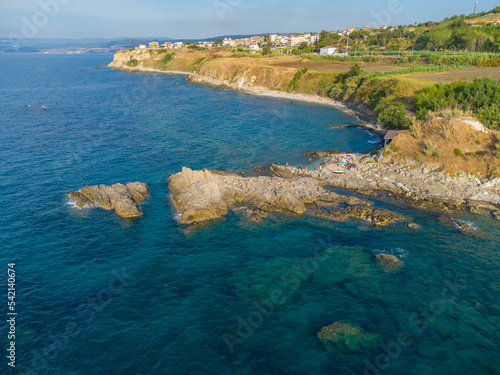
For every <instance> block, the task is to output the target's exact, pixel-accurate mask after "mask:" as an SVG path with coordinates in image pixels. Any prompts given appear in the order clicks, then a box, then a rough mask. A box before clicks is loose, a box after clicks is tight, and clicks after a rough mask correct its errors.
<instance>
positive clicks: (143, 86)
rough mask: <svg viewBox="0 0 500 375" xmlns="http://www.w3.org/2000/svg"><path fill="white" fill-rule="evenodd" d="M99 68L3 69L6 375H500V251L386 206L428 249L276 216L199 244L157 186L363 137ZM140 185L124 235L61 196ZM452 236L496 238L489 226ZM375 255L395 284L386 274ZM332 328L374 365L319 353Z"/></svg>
mask: <svg viewBox="0 0 500 375" xmlns="http://www.w3.org/2000/svg"><path fill="white" fill-rule="evenodd" d="M111 58H112V56H111V55H82V56H67V55H2V56H0V75H1V86H0V109H1V111H2V119H3V121H2V123H1V124H0V132H1V137H0V160H1V161H2V162H1V166H0V203H1V207H2V211H3V212H2V215H0V225H1V228H2V231H1V232H0V239H1V243H2V250H1V260H2V266H1V267H2V269H4V270H5V269H6V267H7V263H8V262H13V261H15V262H16V270H17V279H18V282H17V302H18V305H17V312H18V314H19V315H18V318H17V327H16V328H17V337H16V347H17V365H18V367H17V370H19V371H18V372H20V373H29V374H363V373H369V374H373V373H376V374H378V373H383V374H419V375H420V374H497V373H500V371H499V370H498V358H499V357H500V350H499V346H498V345H499V342H500V316H499V314H500V303H499V300H500V299H499V293H500V282H499V281H498V275H499V255H498V250H499V241H496V240H481V239H474V238H469V237H465V236H463V235H461V234H460V233H458V232H457V231H456V230H455V228H453V227H449V226H446V225H445V224H443V223H442V222H441V221H439V220H438V218H437V216H435V215H433V214H429V213H425V212H422V211H418V210H414V209H409V208H406V207H404V206H401V205H400V204H398V203H396V202H394V201H391V200H389V199H387V198H383V199H381V200H377V201H374V203H375V205H377V206H379V207H385V208H389V209H392V210H394V211H397V212H400V213H402V214H403V215H405V216H407V217H408V218H409V219H410V220H411V221H414V222H417V223H419V224H421V225H422V230H421V231H410V230H408V229H407V228H405V226H404V225H403V224H395V225H392V226H389V227H386V228H374V227H373V226H371V225H370V224H368V223H365V222H362V221H357V220H353V221H348V222H346V223H334V222H327V221H323V220H319V219H316V218H311V217H300V218H297V217H290V216H279V215H276V216H272V217H271V218H270V219H269V220H266V221H264V222H263V223H262V224H260V225H257V224H251V223H248V222H247V221H246V220H245V219H244V218H243V215H242V211H236V212H231V213H230V214H229V215H228V217H227V218H225V219H222V220H219V221H216V222H212V223H209V224H207V225H204V226H201V227H200V228H197V229H196V230H187V229H186V228H184V227H182V226H180V225H179V224H178V223H177V222H176V221H175V215H174V212H173V210H172V207H171V205H170V201H169V197H168V189H167V182H166V178H167V177H168V176H169V175H170V174H172V173H176V172H178V171H179V170H180V169H181V168H182V166H189V167H191V168H203V167H207V168H218V169H236V170H241V171H249V170H251V168H252V167H254V166H257V165H265V164H268V163H270V162H280V163H285V162H289V163H291V164H293V165H309V164H308V163H309V161H308V158H307V157H305V156H302V153H303V152H306V151H317V150H327V149H331V148H338V149H342V150H346V151H360V152H366V151H369V150H371V147H373V146H372V145H370V144H369V143H368V142H367V141H368V140H369V139H371V138H370V135H369V134H368V133H367V132H366V131H364V130H362V129H358V128H350V129H330V128H328V127H326V126H325V124H326V123H330V124H354V123H355V120H354V119H353V118H351V117H350V116H347V115H345V114H343V113H341V112H338V111H336V110H335V109H332V108H329V107H324V106H319V105H312V104H306V103H298V102H295V103H293V104H292V103H290V102H289V101H284V100H281V101H279V100H277V99H270V98H262V97H254V96H247V95H245V94H243V93H239V92H234V91H228V90H224V89H221V88H213V87H209V86H202V85H191V84H186V83H185V80H184V78H183V77H179V76H167V75H154V74H135V73H125V72H119V71H112V70H108V69H90V68H89V67H95V66H99V65H105V64H107V63H108V62H109V61H111ZM177 82H178V83H179V85H177V84H176V83H177ZM35 106H39V108H38V109H35V108H34V107H35ZM42 106H43V107H42ZM136 180H140V181H144V182H146V183H148V184H149V186H150V189H151V198H150V199H149V200H148V201H147V202H145V203H144V204H143V205H142V207H141V208H142V210H143V212H144V216H143V217H142V218H140V219H137V220H133V221H124V220H121V219H119V218H118V217H116V216H115V215H114V214H112V213H110V212H107V211H104V210H100V209H86V210H76V209H74V208H73V207H72V206H71V205H69V204H68V201H67V198H66V195H65V194H66V193H68V192H69V191H72V190H75V189H79V188H80V187H82V186H84V185H87V184H97V183H104V184H111V183H115V182H129V181H136ZM462 219H464V220H468V221H470V222H472V223H474V225H476V226H477V227H478V228H480V229H482V230H484V231H487V232H490V233H492V234H495V235H497V236H500V230H499V228H498V224H497V222H494V221H492V220H490V219H487V218H483V217H478V216H474V215H466V214H464V215H463V217H462ZM329 249H330V250H329ZM381 252H386V253H392V254H394V255H397V256H398V257H400V258H401V259H403V260H404V262H405V267H404V268H403V269H402V270H401V271H400V272H398V273H384V272H382V271H381V270H380V269H379V268H378V267H377V265H376V262H375V259H374V258H375V255H376V254H378V253H381ZM4 273H5V272H4ZM6 281H7V280H6V278H5V279H3V280H2V284H1V285H2V287H6ZM273 293H274V294H273ZM276 293H278V294H279V295H280V296H281V297H282V298H278V299H277V300H276V301H278V302H279V303H278V302H276V301H275V302H272V301H273V298H272V296H273V295H274V296H276V295H277V294H276ZM4 298H5V297H4ZM5 311H6V310H5ZM339 320H341V321H345V322H349V323H351V324H352V325H356V326H358V327H361V328H362V329H364V330H366V331H368V332H372V333H374V334H375V335H378V336H377V337H378V338H379V340H380V341H379V345H377V346H375V347H372V348H362V349H360V350H358V351H354V352H353V351H348V350H345V349H341V348H335V347H334V348H332V350H331V351H330V352H329V351H327V350H326V348H325V347H324V346H323V345H322V343H321V342H320V340H319V339H318V338H317V336H316V334H317V332H319V331H320V329H321V328H322V327H324V326H326V325H329V324H332V323H334V322H336V321H339ZM2 332H4V330H3V331H2ZM398 338H399V340H398ZM2 343H4V345H6V344H7V339H6V335H2ZM4 362H5V360H4ZM0 368H1V373H4V372H5V373H7V372H6V368H7V366H6V363H2V364H0ZM13 372H14V373H15V372H16V371H15V370H14V371H13Z"/></svg>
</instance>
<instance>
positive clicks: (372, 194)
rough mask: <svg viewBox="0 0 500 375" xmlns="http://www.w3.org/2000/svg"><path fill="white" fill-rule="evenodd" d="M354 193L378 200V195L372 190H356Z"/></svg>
mask: <svg viewBox="0 0 500 375" xmlns="http://www.w3.org/2000/svg"><path fill="white" fill-rule="evenodd" d="M356 193H358V194H361V195H365V196H367V197H372V198H380V194H379V193H377V192H376V191H374V190H357V191H356Z"/></svg>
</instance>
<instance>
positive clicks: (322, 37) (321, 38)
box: [319, 30, 330, 42]
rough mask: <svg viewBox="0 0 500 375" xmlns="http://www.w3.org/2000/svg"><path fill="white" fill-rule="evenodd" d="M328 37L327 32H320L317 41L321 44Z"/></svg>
mask: <svg viewBox="0 0 500 375" xmlns="http://www.w3.org/2000/svg"><path fill="white" fill-rule="evenodd" d="M329 36H330V33H329V32H328V31H325V30H321V32H320V33H319V41H320V42H322V41H324V40H326V39H327V38H328V37H329Z"/></svg>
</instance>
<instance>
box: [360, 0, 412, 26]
mask: <svg viewBox="0 0 500 375" xmlns="http://www.w3.org/2000/svg"><path fill="white" fill-rule="evenodd" d="M403 9H404V8H403V6H402V4H401V1H399V0H389V1H388V2H387V6H386V9H382V10H380V11H378V12H376V11H374V10H372V11H371V12H370V14H371V15H372V17H373V19H374V20H373V21H370V22H368V23H367V24H366V26H368V27H369V28H370V29H377V28H379V27H380V26H384V25H390V24H391V21H392V16H393V15H397V14H400V13H401V12H402V11H403Z"/></svg>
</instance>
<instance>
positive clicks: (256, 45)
mask: <svg viewBox="0 0 500 375" xmlns="http://www.w3.org/2000/svg"><path fill="white" fill-rule="evenodd" d="M250 49H251V50H253V51H256V50H259V49H260V47H259V45H258V44H254V43H252V44H250Z"/></svg>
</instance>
